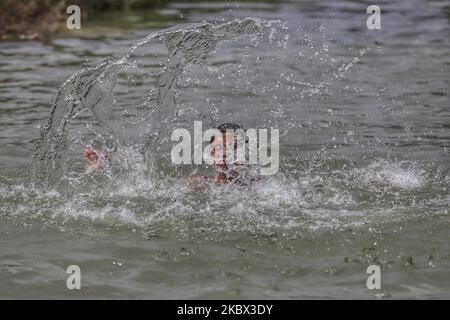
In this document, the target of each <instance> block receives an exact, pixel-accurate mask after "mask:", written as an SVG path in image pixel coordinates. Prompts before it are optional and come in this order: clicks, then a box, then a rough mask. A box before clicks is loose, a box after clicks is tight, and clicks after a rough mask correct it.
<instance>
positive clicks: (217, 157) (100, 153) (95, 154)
mask: <svg viewBox="0 0 450 320" xmlns="http://www.w3.org/2000/svg"><path fill="white" fill-rule="evenodd" d="M239 129H243V128H242V126H240V125H238V124H234V123H224V124H221V125H220V126H218V127H217V130H219V132H220V133H221V134H220V135H219V136H218V137H214V136H213V137H212V138H211V141H210V144H211V158H212V159H213V164H212V165H213V167H214V169H215V170H216V171H217V175H216V176H191V177H190V179H191V181H195V182H211V181H213V182H216V183H219V184H224V183H238V184H241V185H246V184H247V183H248V182H251V181H254V180H257V178H256V177H251V178H249V177H245V170H242V169H243V168H242V167H243V165H240V164H237V163H236V161H234V162H233V163H230V161H228V159H227V141H230V140H233V139H235V136H234V135H233V133H232V132H234V131H235V130H239ZM230 145H232V146H233V148H234V152H236V149H237V143H236V140H235V141H234V143H230ZM217 150H220V151H221V152H220V154H218V152H217ZM84 157H85V158H86V159H87V161H88V165H87V172H93V171H97V170H100V169H102V168H104V167H105V166H108V165H110V163H111V157H110V155H109V154H108V152H106V151H105V150H96V149H86V150H85V151H84Z"/></svg>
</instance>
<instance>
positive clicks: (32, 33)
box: [0, 0, 170, 40]
mask: <svg viewBox="0 0 450 320" xmlns="http://www.w3.org/2000/svg"><path fill="white" fill-rule="evenodd" d="M169 1H170V0H1V1H0V39H2V40H8V39H22V40H34V39H41V38H45V37H47V36H49V35H50V34H52V33H55V32H58V31H59V30H62V28H64V25H65V21H66V19H67V17H68V14H67V13H66V9H67V7H68V6H69V5H72V4H76V5H78V6H80V8H81V13H82V16H83V18H84V19H86V18H87V17H88V16H89V15H90V14H95V13H98V12H104V11H114V10H115V11H128V10H140V9H152V8H157V7H161V6H163V5H164V4H166V3H168V2H169Z"/></svg>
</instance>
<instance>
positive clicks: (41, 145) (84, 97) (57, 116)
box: [33, 19, 271, 187]
mask: <svg viewBox="0 0 450 320" xmlns="http://www.w3.org/2000/svg"><path fill="white" fill-rule="evenodd" d="M270 24H271V22H265V21H261V20H258V19H243V20H235V21H232V22H228V23H224V24H220V25H213V24H211V23H207V22H203V23H200V24H190V25H187V26H181V27H174V28H170V29H166V30H163V31H160V32H155V33H152V34H150V35H148V36H147V37H146V38H145V39H143V40H140V41H138V42H137V43H135V44H134V45H132V46H131V48H130V49H129V50H128V52H127V53H126V55H125V56H123V57H121V58H117V59H114V58H109V59H106V60H105V61H102V62H101V63H99V64H98V65H97V66H96V67H94V68H88V69H86V70H82V71H80V72H78V73H76V74H74V75H72V76H71V77H70V78H69V79H67V80H66V81H65V82H64V83H63V85H62V86H61V87H60V88H59V91H58V95H57V96H56V98H55V101H54V102H53V107H52V110H51V112H50V119H49V122H48V124H47V125H46V126H45V128H44V130H43V131H42V137H41V139H40V140H39V142H38V143H37V144H36V146H35V152H34V155H33V158H34V159H35V160H34V172H35V173H34V174H35V182H36V183H37V184H38V185H42V186H44V187H49V186H51V185H55V184H56V183H57V182H58V181H59V180H60V179H61V177H62V176H63V175H64V173H65V172H66V170H65V169H66V166H65V162H66V161H67V146H68V141H67V139H68V126H69V124H70V121H71V119H73V118H74V117H76V116H77V115H78V114H79V113H81V112H83V111H85V110H91V111H92V113H93V114H94V115H95V117H96V119H97V121H98V122H99V123H100V124H101V125H103V126H104V127H106V128H107V129H109V131H110V132H111V134H112V135H113V136H114V140H115V141H114V144H115V146H114V148H113V150H116V149H117V147H118V146H119V147H123V146H125V145H127V144H128V143H129V142H130V137H127V136H126V134H125V130H126V126H127V123H125V122H124V119H123V117H121V116H117V115H115V114H114V110H115V109H116V108H117V105H116V104H117V101H115V99H114V95H113V90H114V88H115V86H116V83H117V77H118V73H119V72H120V71H121V70H122V69H123V68H124V67H125V66H130V65H132V64H131V63H130V62H129V59H130V57H131V56H132V54H133V53H134V52H135V51H136V50H137V49H138V48H140V47H142V46H146V45H149V44H150V43H151V41H152V40H154V39H157V40H160V41H163V42H164V44H165V46H166V49H167V51H168V58H167V62H166V64H165V65H164V66H163V68H162V70H161V71H160V72H157V73H154V74H152V75H151V77H152V78H153V79H154V81H153V82H152V83H151V84H150V85H149V86H148V87H147V88H146V89H147V91H148V92H149V94H148V97H147V101H146V104H145V106H133V107H134V108H136V109H139V108H140V107H145V108H146V109H147V113H148V114H150V115H146V116H144V118H143V119H142V120H140V121H139V122H138V123H133V126H134V127H135V126H136V125H138V126H139V128H138V129H136V128H134V129H135V131H140V130H142V131H143V134H142V135H140V136H138V137H137V138H138V141H142V140H144V139H145V140H146V142H145V144H146V148H147V149H149V154H155V153H157V152H158V146H157V145H156V144H154V143H153V142H154V141H155V140H156V137H157V136H160V135H162V136H164V134H163V133H164V132H166V131H167V130H166V129H167V128H168V125H169V124H168V122H169V121H171V120H173V118H174V117H175V116H176V110H177V108H176V103H175V97H174V88H175V86H176V82H177V78H178V77H179V76H180V74H181V73H182V72H183V70H184V68H185V67H186V66H188V65H190V64H198V63H204V62H205V61H206V60H207V57H208V54H209V53H210V52H211V51H212V50H214V49H215V47H216V45H217V43H218V42H219V41H224V40H230V39H233V38H235V37H238V36H242V35H246V34H254V33H257V32H259V31H261V30H262V28H264V27H267V26H270ZM154 92H156V95H155V94H154ZM128 125H129V124H128ZM141 128H142V129H141ZM146 129H147V130H146ZM148 129H150V130H151V133H150V132H148V131H149V130H148ZM150 135H151V137H149V136H150ZM117 144H118V145H117Z"/></svg>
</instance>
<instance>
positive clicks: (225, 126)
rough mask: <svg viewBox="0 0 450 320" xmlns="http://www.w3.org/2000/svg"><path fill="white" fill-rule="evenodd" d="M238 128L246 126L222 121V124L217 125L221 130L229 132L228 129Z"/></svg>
mask: <svg viewBox="0 0 450 320" xmlns="http://www.w3.org/2000/svg"><path fill="white" fill-rule="evenodd" d="M237 129H242V130H244V127H242V126H241V125H240V124H236V123H222V124H221V125H220V126H218V127H217V130H219V131H220V132H222V133H225V132H227V130H237Z"/></svg>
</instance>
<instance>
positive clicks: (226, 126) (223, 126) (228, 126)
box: [210, 122, 247, 142]
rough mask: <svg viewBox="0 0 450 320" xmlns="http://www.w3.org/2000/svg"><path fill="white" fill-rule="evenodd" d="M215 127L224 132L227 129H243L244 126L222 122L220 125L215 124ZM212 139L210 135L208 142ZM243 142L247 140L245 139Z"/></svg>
mask: <svg viewBox="0 0 450 320" xmlns="http://www.w3.org/2000/svg"><path fill="white" fill-rule="evenodd" d="M216 129H217V130H219V131H220V132H222V133H226V132H227V130H238V129H241V130H244V127H243V126H241V125H240V124H236V123H231V122H228V123H222V124H221V125H219V126H217V128H216ZM244 131H245V130H244ZM213 141H214V136H213V137H211V141H210V142H213ZM245 142H247V140H246V141H245Z"/></svg>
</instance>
